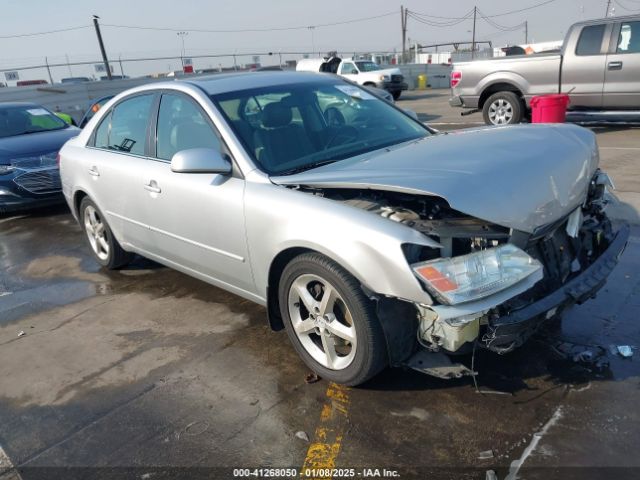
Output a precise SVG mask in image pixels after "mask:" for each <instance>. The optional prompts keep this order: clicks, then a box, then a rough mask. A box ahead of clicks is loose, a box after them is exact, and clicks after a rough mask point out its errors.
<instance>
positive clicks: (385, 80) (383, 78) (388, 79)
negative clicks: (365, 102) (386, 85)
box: [380, 75, 391, 82]
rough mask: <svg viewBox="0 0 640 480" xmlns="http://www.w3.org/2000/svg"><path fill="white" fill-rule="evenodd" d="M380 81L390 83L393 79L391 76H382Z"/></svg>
mask: <svg viewBox="0 0 640 480" xmlns="http://www.w3.org/2000/svg"><path fill="white" fill-rule="evenodd" d="M380 80H381V81H382V82H388V81H390V80H391V78H390V77H389V75H380Z"/></svg>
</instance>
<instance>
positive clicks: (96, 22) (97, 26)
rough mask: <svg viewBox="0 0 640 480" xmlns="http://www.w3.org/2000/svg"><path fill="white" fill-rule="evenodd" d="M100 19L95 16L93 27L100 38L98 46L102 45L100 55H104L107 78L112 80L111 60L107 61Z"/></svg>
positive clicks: (103, 60)
mask: <svg viewBox="0 0 640 480" xmlns="http://www.w3.org/2000/svg"><path fill="white" fill-rule="evenodd" d="M99 18H100V17H99V16H97V15H94V16H93V26H94V27H96V35H97V36H98V44H99V45H100V53H101V54H102V62H103V63H104V68H106V69H107V78H108V79H109V80H111V68H109V60H108V59H107V52H106V51H105V49H104V43H103V42H102V34H101V33H100V25H99V24H98V19H99Z"/></svg>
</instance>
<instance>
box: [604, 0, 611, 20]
mask: <svg viewBox="0 0 640 480" xmlns="http://www.w3.org/2000/svg"><path fill="white" fill-rule="evenodd" d="M610 8H611V0H607V11H606V12H604V16H605V18H606V17H608V16H609V9H610Z"/></svg>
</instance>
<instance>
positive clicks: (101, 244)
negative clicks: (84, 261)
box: [78, 197, 133, 270]
mask: <svg viewBox="0 0 640 480" xmlns="http://www.w3.org/2000/svg"><path fill="white" fill-rule="evenodd" d="M78 213H79V218H80V225H81V226H82V228H83V230H84V233H85V238H86V239H87V243H88V244H89V247H90V248H91V253H93V257H94V258H95V259H96V261H97V262H98V263H99V264H100V265H102V266H103V267H106V268H108V269H109V270H115V269H118V268H120V267H123V266H125V265H126V264H128V263H129V262H130V261H131V259H132V257H133V254H131V253H129V252H125V251H124V250H123V249H122V247H121V246H120V244H119V243H118V240H116V238H115V237H114V236H113V233H112V232H111V228H109V224H108V223H107V219H106V218H105V216H104V215H103V214H102V212H101V211H100V210H99V209H98V207H97V206H96V204H95V203H94V202H93V200H91V199H90V198H89V197H84V198H83V199H82V202H81V203H80V209H79V212H78Z"/></svg>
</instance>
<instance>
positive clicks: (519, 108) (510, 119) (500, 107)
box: [482, 92, 525, 125]
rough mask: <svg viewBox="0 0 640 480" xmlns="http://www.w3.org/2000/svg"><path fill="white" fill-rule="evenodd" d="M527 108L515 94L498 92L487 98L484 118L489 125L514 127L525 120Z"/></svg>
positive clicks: (483, 111)
mask: <svg viewBox="0 0 640 480" xmlns="http://www.w3.org/2000/svg"><path fill="white" fill-rule="evenodd" d="M524 112H525V106H524V103H523V102H522V99H521V98H520V97H519V96H518V95H517V94H515V93H514V92H498V93H494V94H493V95H491V96H490V97H489V98H487V100H486V102H484V105H483V107H482V116H483V117H484V123H486V124H487V125H513V124H516V123H520V122H521V121H522V119H523V118H524Z"/></svg>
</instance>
